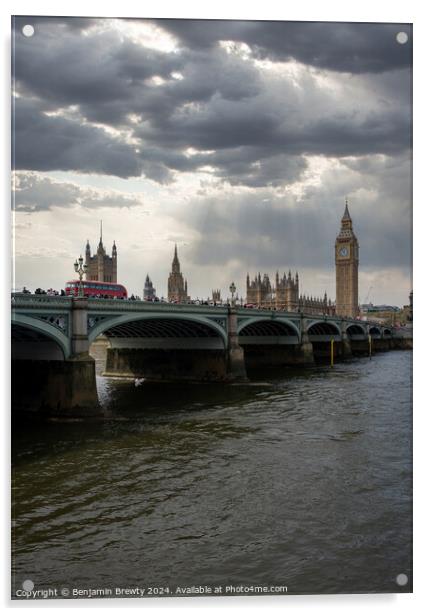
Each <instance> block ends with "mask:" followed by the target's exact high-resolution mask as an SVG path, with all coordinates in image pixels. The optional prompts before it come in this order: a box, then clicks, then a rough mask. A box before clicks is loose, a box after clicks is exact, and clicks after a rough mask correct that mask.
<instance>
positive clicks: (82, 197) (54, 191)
mask: <svg viewBox="0 0 431 616" xmlns="http://www.w3.org/2000/svg"><path fill="white" fill-rule="evenodd" d="M12 202H13V205H14V207H15V210H16V211H21V212H39V211H42V210H50V209H51V208H52V207H71V206H75V205H80V206H82V207H84V208H89V209H92V208H97V207H115V208H118V207H132V206H134V205H139V204H140V200H139V199H138V198H137V197H136V196H135V195H125V194H121V193H117V192H115V191H100V190H93V189H90V188H82V187H81V186H78V185H77V184H72V183H71V182H56V181H54V180H52V179H51V178H49V177H44V176H41V175H39V174H37V173H32V172H30V173H29V172H18V173H17V174H16V177H15V190H14V192H13V200H12Z"/></svg>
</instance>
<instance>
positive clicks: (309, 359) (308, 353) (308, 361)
mask: <svg viewBox="0 0 431 616" xmlns="http://www.w3.org/2000/svg"><path fill="white" fill-rule="evenodd" d="M298 359H299V361H298V362H297V363H298V364H301V365H303V366H312V365H313V364H314V363H315V358H314V349H313V344H312V343H311V341H310V338H309V336H308V331H307V327H306V320H305V319H304V317H303V316H301V346H300V352H299V354H298Z"/></svg>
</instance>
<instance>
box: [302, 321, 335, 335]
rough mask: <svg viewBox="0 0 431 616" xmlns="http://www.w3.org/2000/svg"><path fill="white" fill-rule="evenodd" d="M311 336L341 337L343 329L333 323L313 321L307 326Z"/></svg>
mask: <svg viewBox="0 0 431 616" xmlns="http://www.w3.org/2000/svg"><path fill="white" fill-rule="evenodd" d="M307 334H308V335H309V336H340V337H341V329H340V327H339V326H338V325H337V324H336V323H334V322H333V321H320V320H316V321H312V322H311V323H309V324H308V326H307Z"/></svg>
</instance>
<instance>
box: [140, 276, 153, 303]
mask: <svg viewBox="0 0 431 616" xmlns="http://www.w3.org/2000/svg"><path fill="white" fill-rule="evenodd" d="M142 297H143V298H144V300H145V301H148V302H152V301H153V300H154V299H155V298H156V289H155V288H154V286H153V283H152V282H151V279H150V277H149V275H148V274H147V277H146V278H145V285H144V292H143V295H142Z"/></svg>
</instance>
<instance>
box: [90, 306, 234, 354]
mask: <svg viewBox="0 0 431 616" xmlns="http://www.w3.org/2000/svg"><path fill="white" fill-rule="evenodd" d="M116 333H117V334H118V337H124V338H127V337H148V338H151V337H160V338H180V337H196V338H199V337H204V338H205V337H206V338H209V337H219V338H221V340H222V344H223V348H227V343H228V337H227V332H226V330H225V329H224V328H223V327H222V326H221V325H220V324H219V323H216V322H215V321H213V320H211V319H208V318H206V317H203V316H200V315H186V314H178V315H174V314H169V315H167V314H162V313H160V314H146V313H138V314H136V313H135V314H133V315H130V314H126V315H120V316H117V317H114V318H111V319H106V320H103V321H101V322H100V323H98V324H97V325H96V326H95V327H93V329H92V330H91V331H90V332H89V336H88V337H89V343H90V344H91V343H92V342H93V341H94V340H95V339H96V338H97V337H98V336H100V335H101V334H106V335H107V336H108V337H110V336H111V337H115V334H116ZM184 334H187V336H184Z"/></svg>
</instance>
